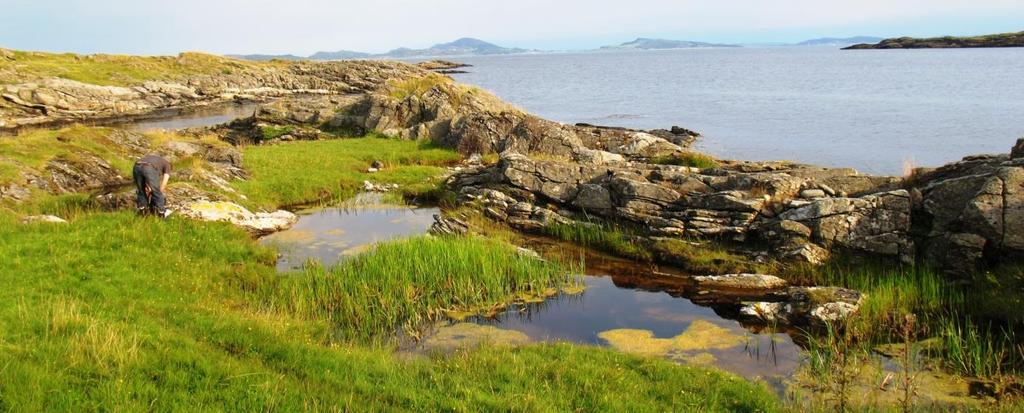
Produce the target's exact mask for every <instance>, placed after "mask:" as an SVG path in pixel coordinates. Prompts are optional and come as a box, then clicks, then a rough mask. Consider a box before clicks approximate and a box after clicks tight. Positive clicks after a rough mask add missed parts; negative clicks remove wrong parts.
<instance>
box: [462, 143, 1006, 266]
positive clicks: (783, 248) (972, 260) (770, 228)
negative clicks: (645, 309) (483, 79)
mask: <svg viewBox="0 0 1024 413" xmlns="http://www.w3.org/2000/svg"><path fill="white" fill-rule="evenodd" d="M581 141H583V142H586V141H587V139H581ZM594 146H597V147H600V146H598V145H594ZM595 152H596V153H605V152H602V151H600V150H597V149H591V148H587V147H585V146H584V147H583V148H577V149H576V150H574V151H570V154H569V155H567V156H566V157H564V158H563V159H558V158H552V157H550V156H548V157H539V158H538V157H534V158H531V157H529V156H527V155H523V154H520V153H518V152H515V151H507V152H505V153H503V154H502V156H501V159H500V161H499V162H498V163H497V164H495V165H492V166H488V167H479V168H475V169H470V170H468V171H465V172H463V173H460V174H457V175H455V176H453V177H452V178H450V180H449V182H448V184H449V186H450V187H451V188H452V189H454V190H455V191H456V192H458V194H459V196H460V197H461V199H463V200H465V201H468V202H476V203H478V204H480V205H481V207H482V208H483V209H484V210H485V211H486V212H487V213H488V215H490V216H492V217H496V218H498V219H503V220H507V221H508V222H510V223H511V224H513V225H514V226H516V227H519V228H523V229H534V230H536V229H538V228H543V227H544V226H545V225H549V224H550V223H564V222H572V221H573V220H574V219H577V218H578V217H579V216H580V215H586V216H590V217H595V216H596V217H602V218H605V219H609V220H616V221H629V222H633V223H635V224H637V226H638V227H640V228H645V229H646V232H647V235H648V236H649V237H699V238H707V237H713V238H718V239H722V240H726V241H729V242H733V243H739V244H744V245H746V247H747V248H748V249H750V248H754V249H758V248H760V249H762V250H763V251H764V252H765V253H769V254H771V255H773V256H774V257H775V258H778V259H782V260H796V261H804V262H810V263H821V262H824V261H825V260H827V259H828V257H829V256H830V254H831V252H832V251H835V250H842V251H847V252H851V253H855V254H867V255H873V256H880V257H891V258H893V259H896V260H899V261H903V262H908V263H910V262H915V261H919V260H920V261H925V262H928V263H930V264H933V265H937V266H938V267H940V268H941V269H943V270H945V271H946V272H949V273H953V274H960V275H967V274H970V273H972V272H974V271H976V270H978V269H980V268H982V267H984V266H986V265H991V264H997V263H1000V262H1007V261H1012V260H1017V259H1019V258H1020V257H1022V256H1024V235H1022V234H1024V139H1022V140H1021V141H1019V142H1018V143H1017V145H1015V146H1014V148H1013V149H1012V151H1011V153H1010V154H1009V155H990V156H973V157H967V158H965V159H964V160H963V161H960V162H957V163H953V164H950V165H946V166H943V167H941V168H937V169H934V170H931V171H921V172H919V173H918V174H917V175H916V176H914V177H913V178H912V179H909V180H906V181H905V180H902V179H898V178H887V177H873V176H864V175H860V174H858V173H856V171H853V170H849V169H828V168H817V167H811V166H806V165H793V164H788V163H750V162H726V163H724V165H723V166H721V167H718V168H709V169H703V170H701V169H697V168H689V167H680V166H671V165H653V164H649V163H642V162H630V161H628V160H626V159H630V158H629V157H626V158H624V159H617V158H614V157H603V159H607V160H600V161H596V160H595V158H601V157H595V156H593V155H592V154H593V153H595ZM629 156H630V157H633V159H642V158H636V157H635V155H629Z"/></svg>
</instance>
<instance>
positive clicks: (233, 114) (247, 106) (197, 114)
mask: <svg viewBox="0 0 1024 413" xmlns="http://www.w3.org/2000/svg"><path fill="white" fill-rule="evenodd" d="M257 108H259V104H257V103H241V104H224V105H214V106H210V107H205V108H197V109H193V110H189V111H187V112H182V111H176V110H171V111H167V112H164V113H158V114H157V115H156V116H153V117H151V118H149V119H141V120H133V121H129V122H125V123H126V124H127V126H128V128H129V129H132V130H137V131H140V132H149V131H155V130H178V129H186V128H198V127H205V126H214V125H220V124H222V123H227V122H230V121H233V120H235V119H239V118H244V117H249V116H252V115H253V113H255V111H256V109H257ZM119 123H120V122H119ZM116 124H117V123H115V125H116Z"/></svg>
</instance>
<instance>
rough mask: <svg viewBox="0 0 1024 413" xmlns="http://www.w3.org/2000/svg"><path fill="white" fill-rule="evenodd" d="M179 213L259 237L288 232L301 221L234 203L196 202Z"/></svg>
mask: <svg viewBox="0 0 1024 413" xmlns="http://www.w3.org/2000/svg"><path fill="white" fill-rule="evenodd" d="M179 213H180V214H181V215H183V216H186V217H189V218H193V219H198V220H201V221H224V222H230V223H232V224H234V225H237V226H239V227H242V228H244V229H245V230H247V231H249V232H251V233H253V234H254V235H257V236H259V235H267V234H270V233H274V232H277V231H283V230H286V229H288V228H290V227H291V226H292V225H295V223H296V222H298V221H299V217H298V216H296V215H295V214H293V213H291V212H288V211H274V212H252V211H249V210H248V209H246V208H245V207H243V206H241V205H238V204H235V203H232V202H214V201H196V202H193V203H191V204H189V205H187V206H185V207H183V208H182V209H181V210H180V211H179Z"/></svg>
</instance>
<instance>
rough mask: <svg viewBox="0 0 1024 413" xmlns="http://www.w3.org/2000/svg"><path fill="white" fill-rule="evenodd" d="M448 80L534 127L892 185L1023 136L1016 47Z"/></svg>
mask: <svg viewBox="0 0 1024 413" xmlns="http://www.w3.org/2000/svg"><path fill="white" fill-rule="evenodd" d="M453 60H457V61H460V62H464V63H468V64H471V65H473V66H472V67H469V68H467V69H466V70H467V71H469V73H465V74H456V75H453V77H455V79H456V80H459V81H461V82H464V83H468V84H473V85H476V86H479V87H482V88H484V89H487V90H490V91H491V92H493V93H495V94H497V95H498V96H499V97H501V98H503V99H505V100H507V101H509V102H511V103H513V104H515V105H516V106H518V107H520V108H523V109H525V110H527V111H529V112H531V113H534V114H537V115H540V116H542V117H544V118H547V119H551V120H555V121H559V122H565V123H579V122H583V123H591V124H599V125H608V126H623V127H630V128H639V129H657V128H669V127H671V126H673V125H678V126H682V127H685V128H688V129H692V130H695V131H698V132H700V133H702V134H703V135H704V136H703V137H702V138H701V139H700V141H699V142H698V143H697V145H696V149H699V150H702V151H705V152H708V153H710V154H712V155H715V156H718V157H722V158H727V159H745V160H791V161H797V162H802V163H810V164H816V165H823V166H832V167H853V168H856V169H858V170H859V171H861V172H864V173H871V174H885V175H900V174H904V173H906V172H907V171H909V170H910V169H911V168H913V167H919V166H925V167H933V166H939V165H942V164H945V163H947V162H950V161H955V160H958V159H961V158H962V157H964V156H968V155H974V154H982V153H1006V152H1008V151H1009V149H1010V147H1012V146H1013V144H1014V142H1015V141H1016V139H1017V138H1020V137H1024V48H1012V49H933V50H839V49H838V48H836V47H760V48H755V47H747V48H699V49H680V50H656V51H614V52H590V53H543V54H521V55H501V56H469V57H461V58H457V59H453Z"/></svg>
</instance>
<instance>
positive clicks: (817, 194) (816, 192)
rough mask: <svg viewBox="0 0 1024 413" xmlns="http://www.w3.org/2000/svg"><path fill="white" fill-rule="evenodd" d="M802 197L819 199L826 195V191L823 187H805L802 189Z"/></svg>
mask: <svg viewBox="0 0 1024 413" xmlns="http://www.w3.org/2000/svg"><path fill="white" fill-rule="evenodd" d="M800 197H801V198H804V199H818V198H824V197H825V191H824V190H822V189H805V190H803V191H800Z"/></svg>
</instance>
